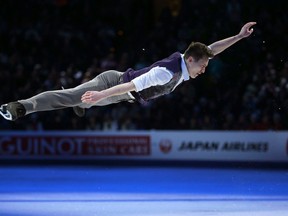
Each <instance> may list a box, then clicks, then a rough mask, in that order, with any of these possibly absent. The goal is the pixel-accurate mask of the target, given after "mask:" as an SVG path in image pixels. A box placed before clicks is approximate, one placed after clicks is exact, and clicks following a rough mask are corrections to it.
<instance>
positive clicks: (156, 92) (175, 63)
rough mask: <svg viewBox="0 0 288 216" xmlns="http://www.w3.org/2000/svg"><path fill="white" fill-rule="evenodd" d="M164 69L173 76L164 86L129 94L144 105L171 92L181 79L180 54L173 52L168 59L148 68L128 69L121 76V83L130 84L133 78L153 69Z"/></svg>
mask: <svg viewBox="0 0 288 216" xmlns="http://www.w3.org/2000/svg"><path fill="white" fill-rule="evenodd" d="M157 66H159V67H165V68H167V69H168V70H169V71H170V72H171V73H172V75H173V77H172V79H171V80H170V81H169V82H168V83H166V84H164V85H157V86H151V87H149V88H147V89H143V90H142V91H140V92H135V91H133V92H131V94H132V95H133V96H134V97H135V98H136V100H138V101H139V102H140V103H146V102H147V101H148V100H151V99H154V98H157V97H160V96H162V95H165V94H169V93H171V92H172V90H173V89H174V87H175V86H176V84H177V83H178V81H179V80H180V78H181V75H182V70H181V53H179V52H175V53H173V54H172V55H170V56H169V57H168V58H165V59H162V60H160V61H157V62H155V63H154V64H152V65H151V66H149V67H145V68H142V69H140V70H133V69H131V68H129V69H128V70H127V71H125V72H124V74H123V81H124V82H130V81H131V80H133V79H134V78H136V77H138V76H141V75H142V74H145V73H147V72H149V71H150V70H151V69H152V68H154V67H157Z"/></svg>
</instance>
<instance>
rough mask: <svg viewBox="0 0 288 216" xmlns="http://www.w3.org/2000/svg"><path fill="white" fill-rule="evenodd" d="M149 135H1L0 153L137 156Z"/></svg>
mask: <svg viewBox="0 0 288 216" xmlns="http://www.w3.org/2000/svg"><path fill="white" fill-rule="evenodd" d="M150 154H151V142H150V136H135V135H133V136H130V135H127V136H70V135H69V136H67V135H64V136H56V135H55V136H41V135H36V136H33V135H30V136H21V135H19V136H1V137H0V156H1V155H2V156H30V157H31V156H57V155H59V156H60V155H61V156H93V155H101V156H121V155H123V156H141V155H150Z"/></svg>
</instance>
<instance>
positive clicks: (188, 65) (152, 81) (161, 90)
mask: <svg viewBox="0 0 288 216" xmlns="http://www.w3.org/2000/svg"><path fill="white" fill-rule="evenodd" d="M255 24H256V22H248V23H246V24H245V25H244V26H243V27H242V28H241V30H240V32H239V33H238V34H237V35H234V36H231V37H228V38H225V39H223V40H219V41H216V42H214V43H212V44H210V45H209V46H207V45H205V44H203V43H200V42H192V43H191V44H190V45H189V46H188V48H187V49H186V51H185V52H184V53H183V54H182V53H180V52H175V53H173V54H171V55H170V56H169V57H167V58H165V59H162V60H160V61H157V62H155V63H154V64H152V65H151V66H149V67H145V68H143V69H140V70H133V69H131V68H129V69H128V70H127V71H125V72H120V71H116V70H109V71H105V72H103V73H101V74H99V75H98V76H96V77H95V78H94V79H92V80H90V81H88V82H86V83H83V84H81V85H79V86H76V87H75V88H70V89H63V90H55V91H46V92H43V93H40V94H37V95H35V96H33V97H31V98H28V99H24V100H18V101H14V102H9V103H6V104H2V105H1V107H0V114H1V115H2V116H3V117H4V118H5V119H6V120H10V121H15V120H16V119H18V118H20V117H23V116H25V115H28V114H30V113H34V112H40V111H50V110H56V109H63V108H68V107H72V108H73V110H74V112H75V113H76V115H78V116H80V117H82V116H84V115H85V109H88V108H90V107H92V106H105V105H108V104H113V103H118V102H122V101H129V102H133V101H138V102H140V103H145V102H147V101H148V100H151V99H154V98H157V97H159V96H162V95H165V94H169V93H171V92H172V91H173V90H174V89H175V88H176V87H177V86H178V85H180V84H181V83H182V82H183V81H187V80H189V79H190V78H192V79H195V78H196V77H198V76H199V75H200V74H203V73H204V72H205V69H206V67H207V66H208V63H209V60H210V59H212V58H213V57H214V56H215V55H217V54H219V53H221V52H223V51H224V50H225V49H227V48H228V47H230V46H232V45H233V44H235V43H236V42H238V41H239V40H241V39H243V38H246V37H248V36H250V35H251V34H252V32H253V28H252V26H254V25H255Z"/></svg>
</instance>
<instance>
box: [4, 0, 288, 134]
mask: <svg viewBox="0 0 288 216" xmlns="http://www.w3.org/2000/svg"><path fill="white" fill-rule="evenodd" d="M286 5H287V4H285V3H284V1H271V0H269V1H268V0H254V1H251V0H241V1H237V0H205V1H203V0H193V1H190V0H182V1H181V0H158V1H157V0H155V1H152V0H137V1H135V0H117V1H115V0H105V1H103V0H42V1H36V0H34V1H33V0H25V1H20V0H18V1H17V0H9V1H8V0H0V91H1V93H0V103H1V104H2V103H7V102H10V101H15V100H18V99H25V98H28V97H31V96H33V95H35V94H38V93H40V92H43V91H47V90H54V89H61V86H64V87H65V88H69V87H74V86H76V85H78V84H80V83H82V82H85V81H87V80H89V79H91V78H94V77H95V76H96V75H97V74H99V73H101V72H103V71H105V70H108V69H116V70H120V71H125V70H126V69H128V68H129V67H132V68H134V69H137V68H142V67H145V66H148V65H150V64H151V63H153V62H154V61H156V60H159V59H161V58H164V57H167V56H168V55H170V54H171V53H173V52H175V51H180V52H183V51H184V50H185V49H186V47H187V46H188V45H189V43H190V42H191V41H200V42H202V43H205V44H210V43H213V42H214V41H217V40H220V39H223V38H226V37H229V36H233V35H235V34H237V33H238V32H239V31H240V29H241V27H242V25H244V24H245V23H246V22H249V21H256V22H257V25H256V26H255V28H254V30H255V31H254V33H253V35H251V36H250V37H249V38H247V39H244V40H242V41H240V42H239V43H237V44H235V45H234V46H232V47H231V48H230V49H228V50H226V51H225V52H223V53H221V54H220V55H219V56H216V57H215V58H214V59H213V60H211V61H210V63H209V66H208V69H207V72H206V73H205V75H203V76H201V77H199V78H197V79H195V80H192V79H191V80H190V81H188V82H185V83H184V84H182V85H181V86H179V87H178V88H177V89H176V90H175V91H174V92H173V93H172V94H170V95H167V96H165V97H162V98H159V99H157V100H155V101H152V102H150V103H149V104H148V105H147V106H142V105H140V104H137V103H135V104H129V103H120V104H115V105H109V106H105V107H93V108H91V109H89V110H87V113H86V116H85V117H84V118H78V117H77V116H76V115H75V114H74V113H73V111H72V109H70V108H69V109H64V110H57V111H51V112H41V113H35V114H31V115H28V116H25V117H24V118H22V119H19V120H17V121H16V122H8V121H5V120H4V119H0V130H150V129H161V130H287V129H288V123H287V122H288V121H287V117H288V116H287V107H286V106H287V104H286V99H287V94H288V80H287V78H288V57H287V48H288V45H287V44H288V37H287V35H288V28H287V23H288V13H287V11H288V10H287V9H288V6H286Z"/></svg>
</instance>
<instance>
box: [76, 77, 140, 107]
mask: <svg viewBox="0 0 288 216" xmlns="http://www.w3.org/2000/svg"><path fill="white" fill-rule="evenodd" d="M135 90H136V88H135V85H134V83H133V82H128V83H123V84H120V85H117V86H113V87H111V88H108V89H105V90H102V91H87V92H85V93H84V94H83V95H82V97H81V101H82V102H83V103H96V102H99V101H100V100H103V99H105V98H108V97H111V96H115V95H121V94H125V93H127V92H131V91H135Z"/></svg>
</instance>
